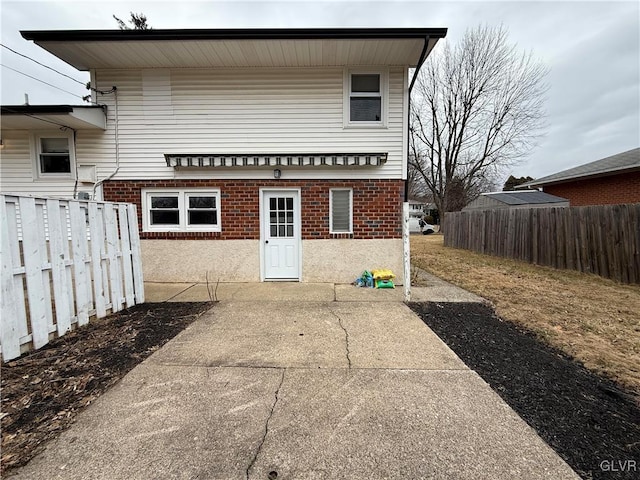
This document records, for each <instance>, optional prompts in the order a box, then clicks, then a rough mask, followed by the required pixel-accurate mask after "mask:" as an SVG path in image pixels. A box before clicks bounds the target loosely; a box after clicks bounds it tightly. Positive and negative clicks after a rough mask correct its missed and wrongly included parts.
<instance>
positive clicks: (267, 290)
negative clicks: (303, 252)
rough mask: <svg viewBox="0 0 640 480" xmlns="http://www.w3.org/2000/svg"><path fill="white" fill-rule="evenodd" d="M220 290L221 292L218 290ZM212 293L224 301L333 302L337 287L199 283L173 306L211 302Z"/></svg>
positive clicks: (176, 300)
mask: <svg viewBox="0 0 640 480" xmlns="http://www.w3.org/2000/svg"><path fill="white" fill-rule="evenodd" d="M216 287H217V288H216ZM209 291H211V294H212V295H213V294H214V293H215V295H216V298H217V299H218V300H220V301H224V300H232V301H236V302H254V301H274V302H278V301H296V302H331V301H333V300H334V297H335V293H334V289H333V283H301V282H261V283H259V282H255V283H237V282H230V283H222V282H221V283H219V284H217V285H216V283H215V282H214V283H210V284H209V286H208V288H207V285H206V284H203V283H198V284H195V285H194V286H193V287H192V288H189V289H188V290H186V291H185V292H183V293H181V294H180V295H177V296H175V297H173V298H172V299H171V301H172V302H204V301H209V300H210V297H209Z"/></svg>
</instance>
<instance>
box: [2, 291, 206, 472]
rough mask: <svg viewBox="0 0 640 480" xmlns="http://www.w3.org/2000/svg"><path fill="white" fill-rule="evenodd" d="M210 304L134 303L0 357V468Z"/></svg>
mask: <svg viewBox="0 0 640 480" xmlns="http://www.w3.org/2000/svg"><path fill="white" fill-rule="evenodd" d="M212 305H213V303H212V302H197V303H195V302H194V303H145V304H142V305H136V306H134V307H132V308H130V309H128V310H124V311H122V312H119V313H116V314H114V315H111V316H109V317H107V318H105V319H102V320H98V321H96V322H95V323H91V324H89V325H87V326H85V327H82V328H79V329H76V330H74V331H73V332H70V333H68V334H66V335H65V336H63V337H60V338H57V339H56V340H54V341H52V342H51V343H49V344H48V345H47V346H46V347H43V348H42V349H40V350H37V351H34V352H31V353H28V354H26V355H23V356H21V357H20V358H17V359H15V360H12V361H10V362H7V363H6V364H4V365H2V381H1V385H2V410H1V411H2V413H1V414H0V415H1V418H2V420H1V424H2V457H1V473H2V474H4V473H6V472H7V471H8V470H9V469H12V468H16V467H19V466H22V465H25V464H26V463H27V462H28V461H29V460H31V458H33V457H34V456H35V455H36V454H37V453H38V452H40V451H41V450H42V449H44V445H45V443H46V442H47V441H48V440H51V439H52V438H55V437H56V436H58V435H59V434H60V433H61V432H62V431H63V430H65V429H66V428H68V427H69V426H70V425H71V424H72V423H73V422H74V420H75V417H76V415H77V414H78V413H79V412H80V411H81V410H83V409H84V408H85V407H87V406H88V405H89V404H91V403H92V402H93V401H94V400H95V399H96V398H97V397H98V396H100V394H102V393H103V392H105V391H106V390H107V389H108V388H109V387H111V386H112V385H113V384H115V383H116V382H117V381H118V380H120V379H121V378H122V377H123V376H124V375H125V374H126V373H127V372H128V371H129V370H131V369H132V368H133V367H135V366H136V365H137V364H138V363H140V362H142V361H143V360H144V359H145V358H147V357H148V356H149V355H151V354H152V353H153V352H155V351H156V350H157V349H158V348H160V347H161V346H162V345H164V344H165V343H167V342H168V341H169V340H170V339H172V338H173V337H174V336H176V335H177V334H178V333H179V332H180V331H182V330H183V329H184V328H185V327H186V326H187V325H189V324H190V323H192V322H193V321H194V320H195V319H196V318H197V317H198V316H200V315H201V314H202V313H204V312H205V311H207V310H208V309H209V308H211V306H212Z"/></svg>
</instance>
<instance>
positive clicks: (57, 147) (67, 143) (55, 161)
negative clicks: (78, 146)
mask: <svg viewBox="0 0 640 480" xmlns="http://www.w3.org/2000/svg"><path fill="white" fill-rule="evenodd" d="M72 139H73V137H72V133H65V132H50V133H49V132H47V133H42V134H37V135H34V137H33V142H34V144H35V162H34V163H35V165H34V168H35V171H36V172H37V177H40V178H42V177H45V178H50V177H62V178H72V177H73V175H72V172H73V166H74V159H73V147H72V145H73V143H72V142H73V140H72Z"/></svg>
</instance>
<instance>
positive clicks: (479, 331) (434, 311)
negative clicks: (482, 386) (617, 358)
mask: <svg viewBox="0 0 640 480" xmlns="http://www.w3.org/2000/svg"><path fill="white" fill-rule="evenodd" d="M410 307H411V308H412V309H413V310H414V311H415V312H416V313H417V314H418V315H419V316H420V317H421V318H422V320H423V321H424V322H425V323H426V324H427V325H428V326H429V327H430V328H431V329H432V330H433V331H434V332H435V333H436V334H437V335H438V336H439V337H440V338H442V340H444V341H445V342H446V343H447V345H449V347H450V348H451V349H452V350H453V351H454V352H455V353H456V354H457V355H458V356H459V357H460V358H461V359H462V360H463V361H464V362H465V363H466V364H467V365H468V366H469V367H470V368H471V369H473V370H475V371H476V372H477V373H478V374H479V375H480V376H481V377H482V378H483V379H484V380H485V381H486V382H487V383H488V384H489V385H491V388H493V390H495V391H496V393H498V395H500V397H502V399H503V400H504V401H505V402H506V403H507V404H509V406H510V407H511V408H513V409H514V410H515V411H516V412H517V413H518V414H519V415H520V416H521V417H522V418H523V419H524V420H525V421H526V422H527V423H528V424H529V425H531V427H533V428H534V429H535V430H536V431H537V432H538V434H539V435H540V437H542V439H543V440H544V441H545V442H547V443H548V444H549V445H550V446H551V447H552V448H553V449H554V450H555V451H556V452H557V453H558V454H559V455H560V456H561V457H562V458H563V459H564V460H565V461H566V462H567V463H568V464H569V465H570V466H571V468H573V469H574V470H575V471H576V473H578V475H580V476H581V477H582V478H584V479H600V478H603V479H626V478H639V475H640V407H639V403H638V397H636V396H635V395H633V394H632V393H631V392H628V391H624V390H623V389H622V388H620V387H619V386H618V385H616V384H615V383H613V382H612V381H610V380H608V379H605V378H603V377H600V376H598V375H596V374H595V373H593V372H591V371H589V370H587V369H585V368H584V367H583V366H582V365H581V364H580V363H578V362H576V361H575V360H573V359H571V358H569V357H568V356H566V355H565V354H563V353H562V352H560V351H558V350H556V349H553V348H551V347H549V346H548V345H547V344H545V343H543V342H542V341H540V340H539V339H538V338H536V336H535V335H534V334H533V333H531V332H528V331H525V330H523V329H521V328H519V327H518V326H516V325H514V324H513V323H510V322H507V321H505V320H502V319H500V318H499V317H498V316H497V315H496V314H495V312H494V311H493V309H491V308H490V307H489V306H486V305H482V304H479V303H413V304H411V305H410ZM625 461H631V462H627V463H624V462H625ZM632 462H635V464H634V463H632ZM634 465H635V467H634ZM625 470H626V471H625ZM630 470H631V471H630Z"/></svg>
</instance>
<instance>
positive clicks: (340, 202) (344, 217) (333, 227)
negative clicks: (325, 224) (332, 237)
mask: <svg viewBox="0 0 640 480" xmlns="http://www.w3.org/2000/svg"><path fill="white" fill-rule="evenodd" d="M329 232H330V233H353V190H351V189H350V188H332V189H331V190H329Z"/></svg>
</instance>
